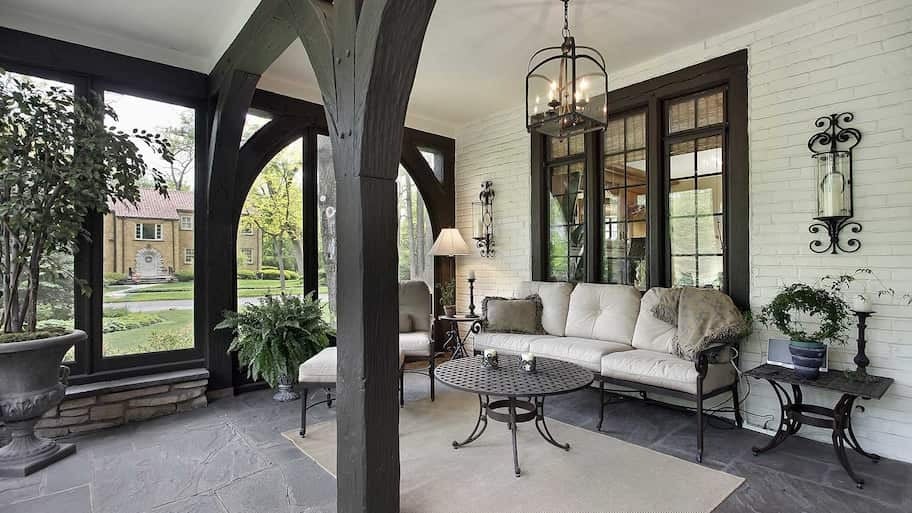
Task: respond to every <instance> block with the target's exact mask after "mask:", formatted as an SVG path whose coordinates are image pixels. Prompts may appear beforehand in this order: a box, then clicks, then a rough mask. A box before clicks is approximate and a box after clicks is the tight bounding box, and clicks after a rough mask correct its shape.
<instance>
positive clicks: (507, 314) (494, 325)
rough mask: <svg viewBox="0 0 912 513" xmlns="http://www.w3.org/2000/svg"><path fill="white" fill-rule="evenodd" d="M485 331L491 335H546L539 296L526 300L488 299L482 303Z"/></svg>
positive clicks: (532, 296)
mask: <svg viewBox="0 0 912 513" xmlns="http://www.w3.org/2000/svg"><path fill="white" fill-rule="evenodd" d="M481 311H482V317H483V318H484V324H485V331H487V332H491V333H527V334H532V335H538V334H542V333H544V329H542V325H541V312H542V303H541V299H540V298H539V297H538V295H535V294H533V295H531V296H529V297H527V298H525V299H510V298H505V297H490V296H489V297H486V298H484V301H482V303H481Z"/></svg>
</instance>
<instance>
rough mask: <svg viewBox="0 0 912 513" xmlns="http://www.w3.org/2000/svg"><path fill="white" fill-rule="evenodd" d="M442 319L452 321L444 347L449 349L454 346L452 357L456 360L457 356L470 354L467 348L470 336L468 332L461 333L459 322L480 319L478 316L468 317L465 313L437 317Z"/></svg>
mask: <svg viewBox="0 0 912 513" xmlns="http://www.w3.org/2000/svg"><path fill="white" fill-rule="evenodd" d="M437 319H438V320H441V321H447V322H449V323H450V329H449V330H447V333H446V335H447V339H446V342H444V343H443V349H444V350H448V349H449V348H452V353H453V356H452V357H451V359H453V360H455V359H457V358H464V357H466V356H469V352H468V351H467V350H466V347H465V341H466V339H467V338H468V337H469V334H468V332H467V333H466V336H464V337H463V336H462V335H460V334H459V323H461V322H475V321H477V320H479V318H478V317H468V316H464V315H441V316H440V317H438V318H437Z"/></svg>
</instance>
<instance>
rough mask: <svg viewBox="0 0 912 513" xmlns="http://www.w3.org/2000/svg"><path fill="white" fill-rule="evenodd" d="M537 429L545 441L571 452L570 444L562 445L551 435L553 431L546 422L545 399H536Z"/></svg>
mask: <svg viewBox="0 0 912 513" xmlns="http://www.w3.org/2000/svg"><path fill="white" fill-rule="evenodd" d="M535 411H536V415H535V429H537V430H538V434H540V435H541V437H542V438H544V439H545V441H546V442H548V443H549V444H551V445H553V446H555V447H557V448H560V449H563V450H565V451H569V450H570V444H562V443H560V442H558V441H557V440H555V439H554V436H553V435H552V434H551V430H549V429H548V424H547V423H546V422H545V398H544V397H536V398H535Z"/></svg>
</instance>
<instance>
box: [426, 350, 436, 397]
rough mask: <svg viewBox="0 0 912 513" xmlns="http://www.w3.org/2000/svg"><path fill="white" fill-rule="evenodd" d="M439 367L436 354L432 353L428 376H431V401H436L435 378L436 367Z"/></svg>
mask: <svg viewBox="0 0 912 513" xmlns="http://www.w3.org/2000/svg"><path fill="white" fill-rule="evenodd" d="M436 367H437V361H436V359H435V358H434V355H433V354H432V355H431V358H430V361H428V377H429V378H431V402H434V396H435V390H434V389H435V388H436V386H435V383H434V381H435V378H434V369H435V368H436Z"/></svg>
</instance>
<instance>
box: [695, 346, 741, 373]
mask: <svg viewBox="0 0 912 513" xmlns="http://www.w3.org/2000/svg"><path fill="white" fill-rule="evenodd" d="M733 348H734V346H732V345H731V344H713V345H711V346H709V347H707V348H705V349H703V350H702V351H700V352H698V353H697V354H696V355H695V356H694V366H695V367H696V369H697V373H698V374H699V376H700V379H703V378H704V377H705V376H706V372H707V371H708V370H709V364H711V363H728V362H730V361H731V360H732V358H733V357H734V354H733V351H732V349H733Z"/></svg>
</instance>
